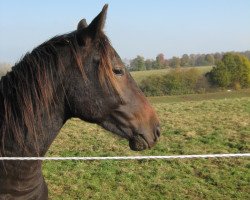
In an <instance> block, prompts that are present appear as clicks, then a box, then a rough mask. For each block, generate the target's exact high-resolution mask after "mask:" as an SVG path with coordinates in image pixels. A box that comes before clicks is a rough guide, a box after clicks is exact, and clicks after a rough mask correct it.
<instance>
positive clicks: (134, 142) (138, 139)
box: [129, 135, 150, 151]
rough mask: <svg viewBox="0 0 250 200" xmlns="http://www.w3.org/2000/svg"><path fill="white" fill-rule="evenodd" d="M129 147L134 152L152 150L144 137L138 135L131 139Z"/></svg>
mask: <svg viewBox="0 0 250 200" xmlns="http://www.w3.org/2000/svg"><path fill="white" fill-rule="evenodd" d="M129 147H130V149H131V150H133V151H142V150H145V149H148V148H150V145H149V143H148V142H147V140H146V139H145V138H144V137H143V135H136V136H133V137H132V138H130V139H129Z"/></svg>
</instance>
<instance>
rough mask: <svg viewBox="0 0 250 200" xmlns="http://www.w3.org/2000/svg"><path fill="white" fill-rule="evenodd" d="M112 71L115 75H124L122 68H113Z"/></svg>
mask: <svg viewBox="0 0 250 200" xmlns="http://www.w3.org/2000/svg"><path fill="white" fill-rule="evenodd" d="M113 72H114V74H115V75H117V76H123V75H124V70H123V69H113Z"/></svg>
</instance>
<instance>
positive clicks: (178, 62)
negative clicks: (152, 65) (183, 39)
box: [169, 56, 181, 68]
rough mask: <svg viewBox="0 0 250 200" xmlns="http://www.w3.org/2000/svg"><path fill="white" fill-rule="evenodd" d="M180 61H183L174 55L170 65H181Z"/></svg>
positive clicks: (174, 66)
mask: <svg viewBox="0 0 250 200" xmlns="http://www.w3.org/2000/svg"><path fill="white" fill-rule="evenodd" d="M180 63H181V61H180V58H178V57H175V56H174V57H173V58H172V59H171V60H170V63H169V66H170V67H173V68H176V67H180Z"/></svg>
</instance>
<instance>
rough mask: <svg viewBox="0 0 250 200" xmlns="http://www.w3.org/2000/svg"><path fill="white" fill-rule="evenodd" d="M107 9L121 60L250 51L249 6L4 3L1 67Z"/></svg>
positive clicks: (180, 1)
mask: <svg viewBox="0 0 250 200" xmlns="http://www.w3.org/2000/svg"><path fill="white" fill-rule="evenodd" d="M105 3H108V4H109V9H108V15H107V20H106V25H105V33H106V35H107V36H108V37H109V38H110V40H111V43H112V45H113V47H114V48H115V49H116V51H117V52H118V53H119V55H120V56H121V57H122V58H128V59H131V58H134V57H136V56H137V55H142V56H144V57H145V58H155V57H156V55H157V54H159V53H163V54H164V55H165V58H171V57H172V56H182V55H183V54H185V53H187V54H193V53H194V54H196V53H215V52H226V51H245V50H250V1H249V0H124V1H121V0H105V1H103V0H88V1H87V0H71V1H70V0H42V1H34V0H0V62H9V63H15V62H17V61H19V60H20V58H21V57H22V56H23V55H25V53H26V52H28V51H32V49H33V48H35V47H36V46H37V45H39V44H41V43H42V42H44V41H46V40H48V39H49V38H51V37H53V36H55V35H60V34H65V33H67V32H71V31H74V30H75V29H76V27H77V24H78V22H79V21H80V20H81V19H82V18H86V20H87V22H88V23H90V22H91V20H92V19H93V18H94V17H95V16H96V15H97V14H98V13H99V12H100V11H101V9H102V7H103V5H104V4H105Z"/></svg>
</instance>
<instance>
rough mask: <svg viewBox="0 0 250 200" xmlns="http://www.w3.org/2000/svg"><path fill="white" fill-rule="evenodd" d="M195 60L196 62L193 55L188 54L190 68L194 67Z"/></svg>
mask: <svg viewBox="0 0 250 200" xmlns="http://www.w3.org/2000/svg"><path fill="white" fill-rule="evenodd" d="M195 60H196V56H195V54H190V56H189V65H190V66H195Z"/></svg>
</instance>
